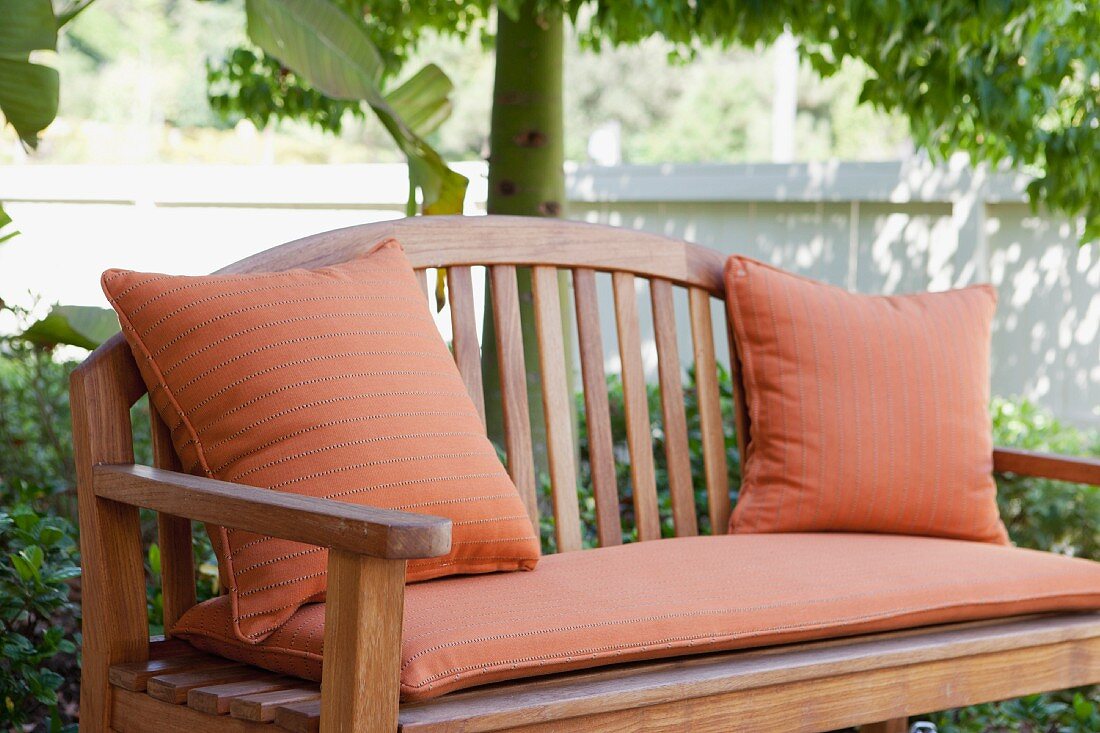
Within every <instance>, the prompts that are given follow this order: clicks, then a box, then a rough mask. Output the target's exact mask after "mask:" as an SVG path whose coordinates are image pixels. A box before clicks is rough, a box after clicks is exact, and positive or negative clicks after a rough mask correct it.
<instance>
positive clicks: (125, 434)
mask: <svg viewBox="0 0 1100 733" xmlns="http://www.w3.org/2000/svg"><path fill="white" fill-rule="evenodd" d="M123 356H125V355H123ZM112 374H113V373H112ZM71 386H72V392H71V398H70V404H71V406H72V414H73V448H74V451H75V458H76V468H77V500H78V502H79V521H80V565H81V573H82V578H81V604H82V606H83V610H82V614H81V615H82V621H81V626H82V632H83V637H84V644H83V649H82V650H81V656H82V660H81V672H80V730H81V731H82V733H99V731H107V730H110V729H111V687H110V684H109V683H108V679H107V671H108V669H109V668H110V666H111V665H112V664H118V663H120V662H136V661H142V660H144V659H146V658H147V657H148V654H149V623H148V617H147V615H146V613H147V611H146V608H145V569H144V566H143V564H142V549H141V525H140V522H139V517H138V509H137V507H133V506H127V505H125V504H119V503H118V502H114V501H110V500H107V499H102V498H100V497H98V496H96V494H95V489H94V486H93V480H92V467H93V466H94V465H95V464H97V463H131V462H133V460H134V453H133V439H132V437H131V433H130V400H129V397H128V396H127V395H126V394H124V393H123V391H122V389H121V388H120V387H119V385H118V384H116V383H114V382H112V381H111V380H110V379H107V378H100V379H99V380H95V379H85V375H84V373H83V372H82V370H79V369H78V370H77V371H75V372H74V373H73V375H72V379H71ZM93 408H94V409H93Z"/></svg>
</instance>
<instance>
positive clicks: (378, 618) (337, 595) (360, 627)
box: [321, 550, 405, 733]
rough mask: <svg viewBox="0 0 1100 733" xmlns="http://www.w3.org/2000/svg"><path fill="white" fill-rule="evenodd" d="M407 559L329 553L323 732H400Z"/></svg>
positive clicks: (323, 673) (322, 700) (322, 692)
mask: <svg viewBox="0 0 1100 733" xmlns="http://www.w3.org/2000/svg"><path fill="white" fill-rule="evenodd" d="M404 604H405V561H404V560H380V559H377V558H373V557H367V556H366V555H356V554H354V553H350V552H343V551H340V550H329V556H328V598H327V601H326V605H325V660H324V666H323V668H322V670H321V733H383V732H384V733H394V732H395V731H396V730H397V713H398V703H399V697H400V679H401V622H402V615H403V611H404Z"/></svg>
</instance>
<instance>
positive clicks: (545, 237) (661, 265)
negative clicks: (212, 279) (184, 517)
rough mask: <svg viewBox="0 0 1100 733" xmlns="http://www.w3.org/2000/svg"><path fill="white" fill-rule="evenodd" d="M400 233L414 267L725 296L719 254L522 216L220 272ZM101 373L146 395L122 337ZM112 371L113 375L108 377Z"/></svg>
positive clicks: (266, 256)
mask: <svg viewBox="0 0 1100 733" xmlns="http://www.w3.org/2000/svg"><path fill="white" fill-rule="evenodd" d="M390 238H395V239H397V240H398V241H399V242H400V243H401V245H402V247H404V249H405V253H406V255H407V256H408V258H409V261H410V262H412V265H413V267H416V268H422V267H450V266H458V265H519V266H530V265H550V266H556V267H585V268H591V269H594V270H603V271H616V272H630V273H633V274H635V275H640V276H642V277H657V278H663V279H666V280H669V281H671V282H673V283H676V284H678V285H685V286H692V287H697V288H700V289H702V290H705V291H707V292H708V293H710V294H711V295H713V296H715V297H719V298H721V297H723V285H722V267H723V265H724V264H725V258H724V257H723V256H722V255H721V254H719V253H718V252H716V251H714V250H712V249H708V248H706V247H700V246H698V245H695V244H691V243H689V242H685V241H683V240H679V239H673V238H671V237H662V236H660V235H657V234H649V233H647V232H639V231H635V230H631V229H622V228H618V227H611V226H604V225H601V224H587V223H582V222H572V221H562V220H560V219H537V218H532V217H521V216H428V217H415V218H408V219H395V220H392V221H381V222H375V223H371V224H360V225H358V226H352V227H346V228H344V229H333V230H332V231H328V232H322V233H320V234H314V235H312V236H309V237H304V238H302V239H296V240H294V241H292V242H287V243H286V244H281V245H278V246H275V247H272V248H270V249H267V250H264V251H263V252H258V253H257V254H254V255H251V256H250V257H246V258H244V259H243V260H240V261H238V262H234V263H233V264H231V265H227V266H225V267H223V268H221V269H220V270H218V271H216V272H215V273H214V274H216V275H228V274H233V273H247V272H275V271H279V270H289V269H291V268H294V267H308V268H315V267H325V266H328V265H335V264H339V263H341V262H346V261H347V260H349V259H352V258H354V257H356V256H358V255H361V254H363V253H365V252H366V251H368V250H369V249H370V248H371V247H373V246H374V245H376V244H378V243H379V242H381V241H383V240H386V239H390ZM92 374H100V375H103V376H104V377H106V378H107V379H108V381H113V382H115V384H113V385H111V386H110V387H109V389H115V390H120V392H121V393H122V395H121V396H122V399H124V400H126V401H128V402H129V404H133V403H134V402H135V401H137V399H138V398H140V397H141V395H143V394H144V393H145V389H144V385H143V384H142V382H141V376H140V374H138V371H137V367H136V365H135V364H134V363H133V358H132V356H131V355H130V349H129V347H128V346H127V344H126V340H125V339H124V338H123V337H122V334H115V336H113V337H112V338H110V339H108V340H107V341H106V342H104V343H103V344H102V345H101V346H100V347H99V348H98V349H96V350H95V351H94V352H93V353H92V354H91V356H89V357H88V358H87V359H86V360H85V361H84V363H82V364H81V365H80V366H79V367H77V369H76V378H78V379H84V378H88V377H89V376H90V375H92ZM107 375H110V376H107Z"/></svg>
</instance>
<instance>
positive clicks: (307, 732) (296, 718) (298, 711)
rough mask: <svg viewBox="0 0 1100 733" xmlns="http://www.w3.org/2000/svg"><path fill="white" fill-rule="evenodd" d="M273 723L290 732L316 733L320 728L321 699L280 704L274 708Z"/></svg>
mask: <svg viewBox="0 0 1100 733" xmlns="http://www.w3.org/2000/svg"><path fill="white" fill-rule="evenodd" d="M275 725H277V726H278V727H280V728H284V729H285V730H289V731H291V733H317V731H319V730H320V729H321V701H320V700H309V701H307V702H295V703H288V704H286V705H280V706H279V707H277V708H275Z"/></svg>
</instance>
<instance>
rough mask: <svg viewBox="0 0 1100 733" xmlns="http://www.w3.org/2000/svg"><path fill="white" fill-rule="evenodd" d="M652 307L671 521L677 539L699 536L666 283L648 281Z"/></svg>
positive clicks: (681, 384)
mask: <svg viewBox="0 0 1100 733" xmlns="http://www.w3.org/2000/svg"><path fill="white" fill-rule="evenodd" d="M649 299H650V302H651V303H652V306H653V333H654V336H655V337H656V341H657V379H658V383H659V385H660V390H661V418H662V425H663V427H664V433H665V458H666V460H667V462H668V489H669V494H670V496H671V498H672V521H673V526H674V527H675V529H676V536H677V537H688V536H691V535H697V534H699V520H698V519H697V518H696V516H695V489H694V487H693V486H692V481H691V453H690V450H689V448H688V433H687V415H686V413H685V412H684V378H683V373H682V371H681V370H680V347H679V342H678V341H677V340H676V307H675V303H674V301H673V298H672V284H671V283H670V282H669V281H668V280H660V279H653V280H650V282H649Z"/></svg>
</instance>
